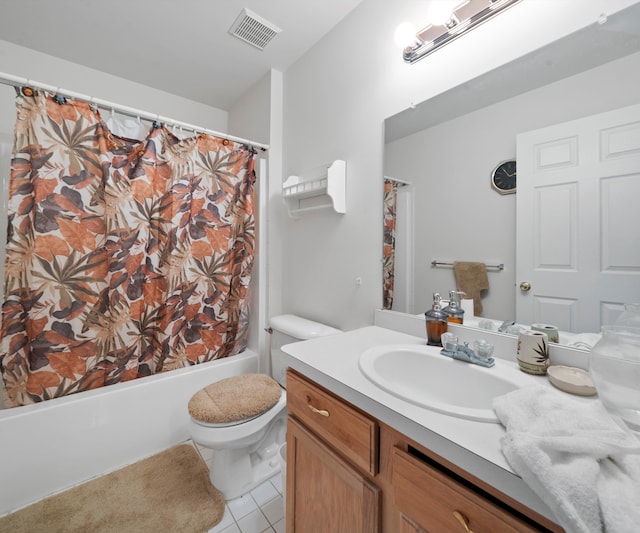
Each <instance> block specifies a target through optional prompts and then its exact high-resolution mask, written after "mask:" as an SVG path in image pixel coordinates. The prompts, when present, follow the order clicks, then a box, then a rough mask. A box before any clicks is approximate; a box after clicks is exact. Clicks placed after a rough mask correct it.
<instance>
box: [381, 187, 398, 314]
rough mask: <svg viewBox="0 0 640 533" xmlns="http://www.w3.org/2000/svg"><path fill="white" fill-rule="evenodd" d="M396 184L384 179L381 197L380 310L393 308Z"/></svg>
mask: <svg viewBox="0 0 640 533" xmlns="http://www.w3.org/2000/svg"><path fill="white" fill-rule="evenodd" d="M397 203H398V184H397V183H396V182H395V181H394V180H390V179H387V178H385V180H384V197H383V207H384V209H383V217H384V218H383V225H384V228H383V259H382V265H383V266H382V275H383V277H382V308H383V309H391V308H392V307H393V282H394V276H395V253H396V211H397Z"/></svg>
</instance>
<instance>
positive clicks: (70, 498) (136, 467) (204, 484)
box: [0, 444, 224, 533]
mask: <svg viewBox="0 0 640 533" xmlns="http://www.w3.org/2000/svg"><path fill="white" fill-rule="evenodd" d="M223 513H224V499H223V498H222V495H221V494H220V492H219V491H218V489H216V488H215V487H213V486H212V485H211V482H210V481H209V471H208V469H207V466H206V465H205V463H204V462H203V461H202V459H201V458H200V456H199V455H198V452H197V451H196V450H195V449H194V448H193V446H190V445H188V444H182V445H180V446H176V447H174V448H171V449H169V450H166V451H164V452H161V453H159V454H157V455H154V456H152V457H149V458H147V459H144V460H142V461H139V462H137V463H135V464H132V465H130V466H127V467H124V468H122V469H120V470H117V471H115V472H112V473H111V474H107V475H105V476H102V477H99V478H96V479H94V480H91V481H88V482H87V483H83V484H82V485H79V486H77V487H74V488H72V489H70V490H68V491H65V492H62V493H60V494H57V495H55V496H51V497H49V498H46V499H44V500H42V501H39V502H37V503H34V504H33V505H30V506H29V507H25V508H24V509H21V510H19V511H16V512H15V513H12V514H10V515H8V516H6V517H4V518H0V532H2V533H5V532H6V533H9V532H10V533H45V532H46V533H75V532H78V533H80V532H82V533H86V532H89V531H90V532H91V533H112V532H113V533H116V532H117V533H145V532H149V533H158V532H180V533H201V532H206V531H208V530H209V529H211V528H212V527H213V526H215V525H216V524H217V523H218V522H219V521H220V520H221V518H222V515H223Z"/></svg>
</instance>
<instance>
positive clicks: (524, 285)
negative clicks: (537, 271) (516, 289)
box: [520, 281, 531, 292]
mask: <svg viewBox="0 0 640 533" xmlns="http://www.w3.org/2000/svg"><path fill="white" fill-rule="evenodd" d="M520 290H521V291H522V292H529V291H530V290H531V283H529V282H528V281H523V282H522V283H520Z"/></svg>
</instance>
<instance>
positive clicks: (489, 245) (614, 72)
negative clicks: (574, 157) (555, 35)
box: [384, 4, 640, 342]
mask: <svg viewBox="0 0 640 533" xmlns="http://www.w3.org/2000/svg"><path fill="white" fill-rule="evenodd" d="M638 72H640V5H638V4H636V5H634V6H631V7H629V8H627V9H625V10H623V11H620V12H619V13H617V14H615V15H612V16H610V17H609V19H608V20H607V22H606V23H604V24H594V25H592V26H589V27H587V28H584V29H583V30H580V31H578V32H576V33H574V34H571V35H569V36H567V37H565V38H563V39H561V40H559V41H556V42H554V43H551V44H550V45H548V46H545V47H544V48H541V49H539V50H537V51H534V52H532V53H530V54H528V55H526V56H523V57H522V58H519V59H517V60H515V61H513V62H512V63H509V64H507V65H504V66H503V67H500V68H498V69H495V70H493V71H491V72H488V73H486V74H484V75H482V76H480V77H478V78H476V79H474V80H471V81H469V82H467V83H465V84H463V85H461V86H458V87H456V88H453V89H451V90H450V91H447V92H446V93H443V94H441V95H438V96H437V97H435V98H432V99H430V100H428V101H425V102H422V103H421V104H419V105H417V106H415V107H414V108H411V109H407V110H405V111H402V112H401V113H398V114H397V115H394V116H392V117H389V118H388V119H387V120H386V121H385V151H384V160H385V166H384V173H385V176H386V177H390V178H393V179H395V180H397V181H398V183H399V187H398V189H397V190H398V198H397V202H398V208H397V219H396V224H397V229H396V243H395V244H396V259H395V268H394V292H393V307H391V309H392V310H397V311H401V312H406V313H410V314H421V313H424V311H426V310H427V309H429V308H430V307H431V298H432V293H433V292H440V293H441V294H443V297H446V295H447V293H448V291H449V290H451V289H454V288H455V279H454V276H453V271H452V269H451V267H450V266H449V265H439V264H438V263H440V262H442V263H452V262H453V261H480V262H483V263H486V264H487V265H489V266H490V267H491V266H495V267H496V268H488V269H487V276H488V279H489V286H490V288H489V290H488V291H485V292H483V298H482V304H483V307H484V311H483V315H482V316H484V317H491V318H494V319H496V320H498V321H502V320H516V321H517V317H516V314H515V311H516V305H515V291H516V290H520V289H518V288H517V286H516V283H519V282H520V281H521V280H516V277H515V276H516V273H515V262H516V249H517V247H518V246H523V245H529V244H530V243H517V242H516V230H515V225H516V224H515V221H516V195H517V192H516V194H499V193H498V192H497V191H496V190H494V189H493V188H492V187H491V180H490V176H491V173H492V171H493V170H494V169H495V168H496V167H497V166H498V165H499V164H500V163H501V162H503V161H505V160H511V159H515V156H516V136H517V135H518V134H520V133H523V132H526V131H531V130H535V129H539V128H543V127H547V126H550V125H553V124H559V123H562V122H566V121H570V120H574V119H577V118H582V117H585V116H589V115H593V114H597V113H602V112H605V111H609V110H613V109H617V108H621V107H625V106H628V105H631V104H635V103H638V102H640V97H639V96H638V94H639V93H638V83H639V75H638V74H637V73H638ZM405 183H406V184H407V185H405ZM434 261H436V262H437V263H436V265H435V266H432V262H434ZM499 265H503V268H502V269H499V268H497V267H498V266H499ZM629 283H633V284H636V285H637V284H638V279H637V275H632V276H629ZM560 342H562V339H561V341H560Z"/></svg>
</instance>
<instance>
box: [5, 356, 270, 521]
mask: <svg viewBox="0 0 640 533" xmlns="http://www.w3.org/2000/svg"><path fill="white" fill-rule="evenodd" d="M257 371H258V354H257V353H255V352H253V351H250V350H246V351H245V352H243V353H242V354H239V355H235V356H233V357H229V358H225V359H221V360H219V361H212V362H211V363H203V364H200V365H196V366H193V367H190V368H183V369H180V370H174V371H171V372H167V373H165V374H159V375H156V376H150V377H146V378H142V379H137V380H134V381H129V382H126V383H120V384H117V385H111V386H108V387H104V388H101V389H96V390H92V391H87V392H82V393H79V394H76V395H71V396H67V397H64V398H56V399H53V400H48V401H46V402H42V403H38V404H34V405H28V406H24V407H16V408H13V409H4V410H0V479H2V483H0V516H2V515H5V514H7V513H10V512H12V511H15V510H17V509H19V508H21V507H24V506H26V505H29V504H31V503H34V502H36V501H38V500H41V499H42V498H44V497H46V496H49V495H51V494H54V493H57V492H60V491H63V490H66V489H68V488H71V487H73V486H74V485H77V484H78V483H81V482H83V481H87V480H89V479H91V478H93V477H96V476H99V475H102V474H105V473H107V472H110V471H112V470H116V469H118V468H120V467H122V466H125V465H127V464H130V463H133V462H135V461H138V460H140V459H142V458H144V457H148V456H150V455H153V454H154V453H157V452H159V451H162V450H165V449H167V448H170V447H171V446H174V445H176V444H178V443H180V442H183V441H185V440H187V439H188V438H189V435H188V432H187V421H188V413H187V402H188V401H189V398H190V397H191V395H192V394H193V393H194V392H196V391H197V390H198V389H201V388H202V387H204V386H205V385H207V384H209V383H211V382H213V381H217V380H219V379H222V378H226V377H230V376H235V375H239V374H244V373H247V372H257Z"/></svg>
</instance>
